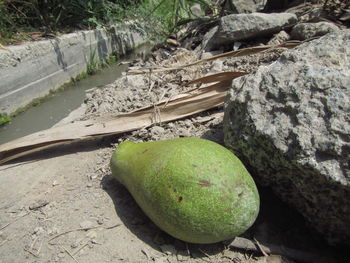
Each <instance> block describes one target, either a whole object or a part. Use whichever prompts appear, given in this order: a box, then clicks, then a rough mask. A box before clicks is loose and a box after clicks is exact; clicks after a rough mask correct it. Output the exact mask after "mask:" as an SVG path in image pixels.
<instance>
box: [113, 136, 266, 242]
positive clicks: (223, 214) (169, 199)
mask: <svg viewBox="0 0 350 263" xmlns="http://www.w3.org/2000/svg"><path fill="white" fill-rule="evenodd" d="M111 168H112V174H113V175H114V176H115V177H116V178H117V180H118V181H119V182H120V183H122V184H123V185H124V186H125V187H126V188H127V189H128V190H129V192H130V193H131V195H132V196H133V197H134V199H135V200H136V202H137V204H138V205H139V206H140V207H141V209H142V210H143V211H144V212H145V214H146V215H147V216H148V217H149V218H150V219H151V220H152V221H153V222H154V223H155V224H156V225H157V226H158V227H160V228H161V229H162V230H164V231H165V232H167V233H168V234H170V235H172V236H174V237H176V238H178V239H181V240H183V241H186V242H191V243H215V242H219V241H223V240H227V239H230V238H233V237H235V236H237V235H239V234H241V233H243V232H244V231H245V230H247V229H248V228H249V227H250V226H251V225H252V224H253V223H254V221H255V219H256V217H257V215H258V212H259V202H260V201H259V194H258V191H257V188H256V185H255V183H254V181H253V179H252V177H251V176H250V175H249V173H248V171H247V170H246V169H245V167H244V166H243V164H242V163H241V161H240V160H239V159H238V158H237V157H236V156H235V155H233V154H232V153H231V152H230V151H229V150H227V149H226V148H224V147H222V146H221V145H219V144H217V143H214V142H211V141H208V140H204V139H198V138H180V139H170V140H164V141H155V142H144V143H133V142H124V143H122V144H121V145H120V146H119V147H118V148H117V149H116V151H115V152H114V154H113V156H112V160H111Z"/></svg>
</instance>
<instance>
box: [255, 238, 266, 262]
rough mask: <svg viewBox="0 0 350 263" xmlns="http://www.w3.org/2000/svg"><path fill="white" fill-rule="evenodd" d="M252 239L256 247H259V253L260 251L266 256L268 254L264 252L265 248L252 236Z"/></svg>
mask: <svg viewBox="0 0 350 263" xmlns="http://www.w3.org/2000/svg"><path fill="white" fill-rule="evenodd" d="M254 241H255V243H256V245H257V246H258V248H259V249H260V251H261V253H262V254H263V255H264V256H265V257H268V256H269V255H268V254H267V253H266V252H265V250H264V249H263V247H262V246H261V245H260V243H259V241H258V240H256V239H255V238H254Z"/></svg>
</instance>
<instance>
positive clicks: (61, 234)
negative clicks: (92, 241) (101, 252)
mask: <svg viewBox="0 0 350 263" xmlns="http://www.w3.org/2000/svg"><path fill="white" fill-rule="evenodd" d="M99 227H100V226H94V227H81V228H76V229H70V230H67V231H64V232H62V233H60V234H57V235H56V236H53V237H52V238H50V239H49V240H48V241H47V242H48V243H49V242H50V241H52V240H54V239H56V238H58V237H60V236H63V235H65V234H68V233H71V232H75V231H88V230H91V229H96V228H99Z"/></svg>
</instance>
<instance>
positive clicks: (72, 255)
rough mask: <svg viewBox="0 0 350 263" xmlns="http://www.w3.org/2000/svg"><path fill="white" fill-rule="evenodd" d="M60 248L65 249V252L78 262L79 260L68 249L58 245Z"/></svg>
mask: <svg viewBox="0 0 350 263" xmlns="http://www.w3.org/2000/svg"><path fill="white" fill-rule="evenodd" d="M60 247H61V248H63V249H64V251H66V253H67V254H68V255H69V256H70V257H71V258H72V259H73V260H74V261H75V262H77V263H79V261H78V260H77V259H76V258H75V257H74V256H73V255H72V254H71V253H70V252H69V251H68V249H66V248H65V247H63V246H60Z"/></svg>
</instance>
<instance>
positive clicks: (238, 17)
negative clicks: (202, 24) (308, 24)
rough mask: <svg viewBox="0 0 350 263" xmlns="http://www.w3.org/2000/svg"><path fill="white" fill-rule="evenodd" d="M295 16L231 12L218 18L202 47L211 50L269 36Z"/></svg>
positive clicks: (287, 24) (285, 25) (286, 24)
mask: <svg viewBox="0 0 350 263" xmlns="http://www.w3.org/2000/svg"><path fill="white" fill-rule="evenodd" d="M296 22H297V17H296V15H294V14H289V13H276V14H263V13H252V14H233V15H228V16H224V17H222V18H221V19H220V22H219V26H218V27H217V29H216V31H215V33H213V32H211V35H209V37H206V38H205V40H203V44H202V48H203V49H204V50H205V51H211V50H213V49H215V48H217V47H219V46H222V45H225V44H230V43H233V42H234V41H242V40H248V39H253V38H257V37H264V36H269V35H272V34H275V33H278V32H280V31H281V30H283V29H286V28H289V27H292V26H293V25H294V24H296Z"/></svg>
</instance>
